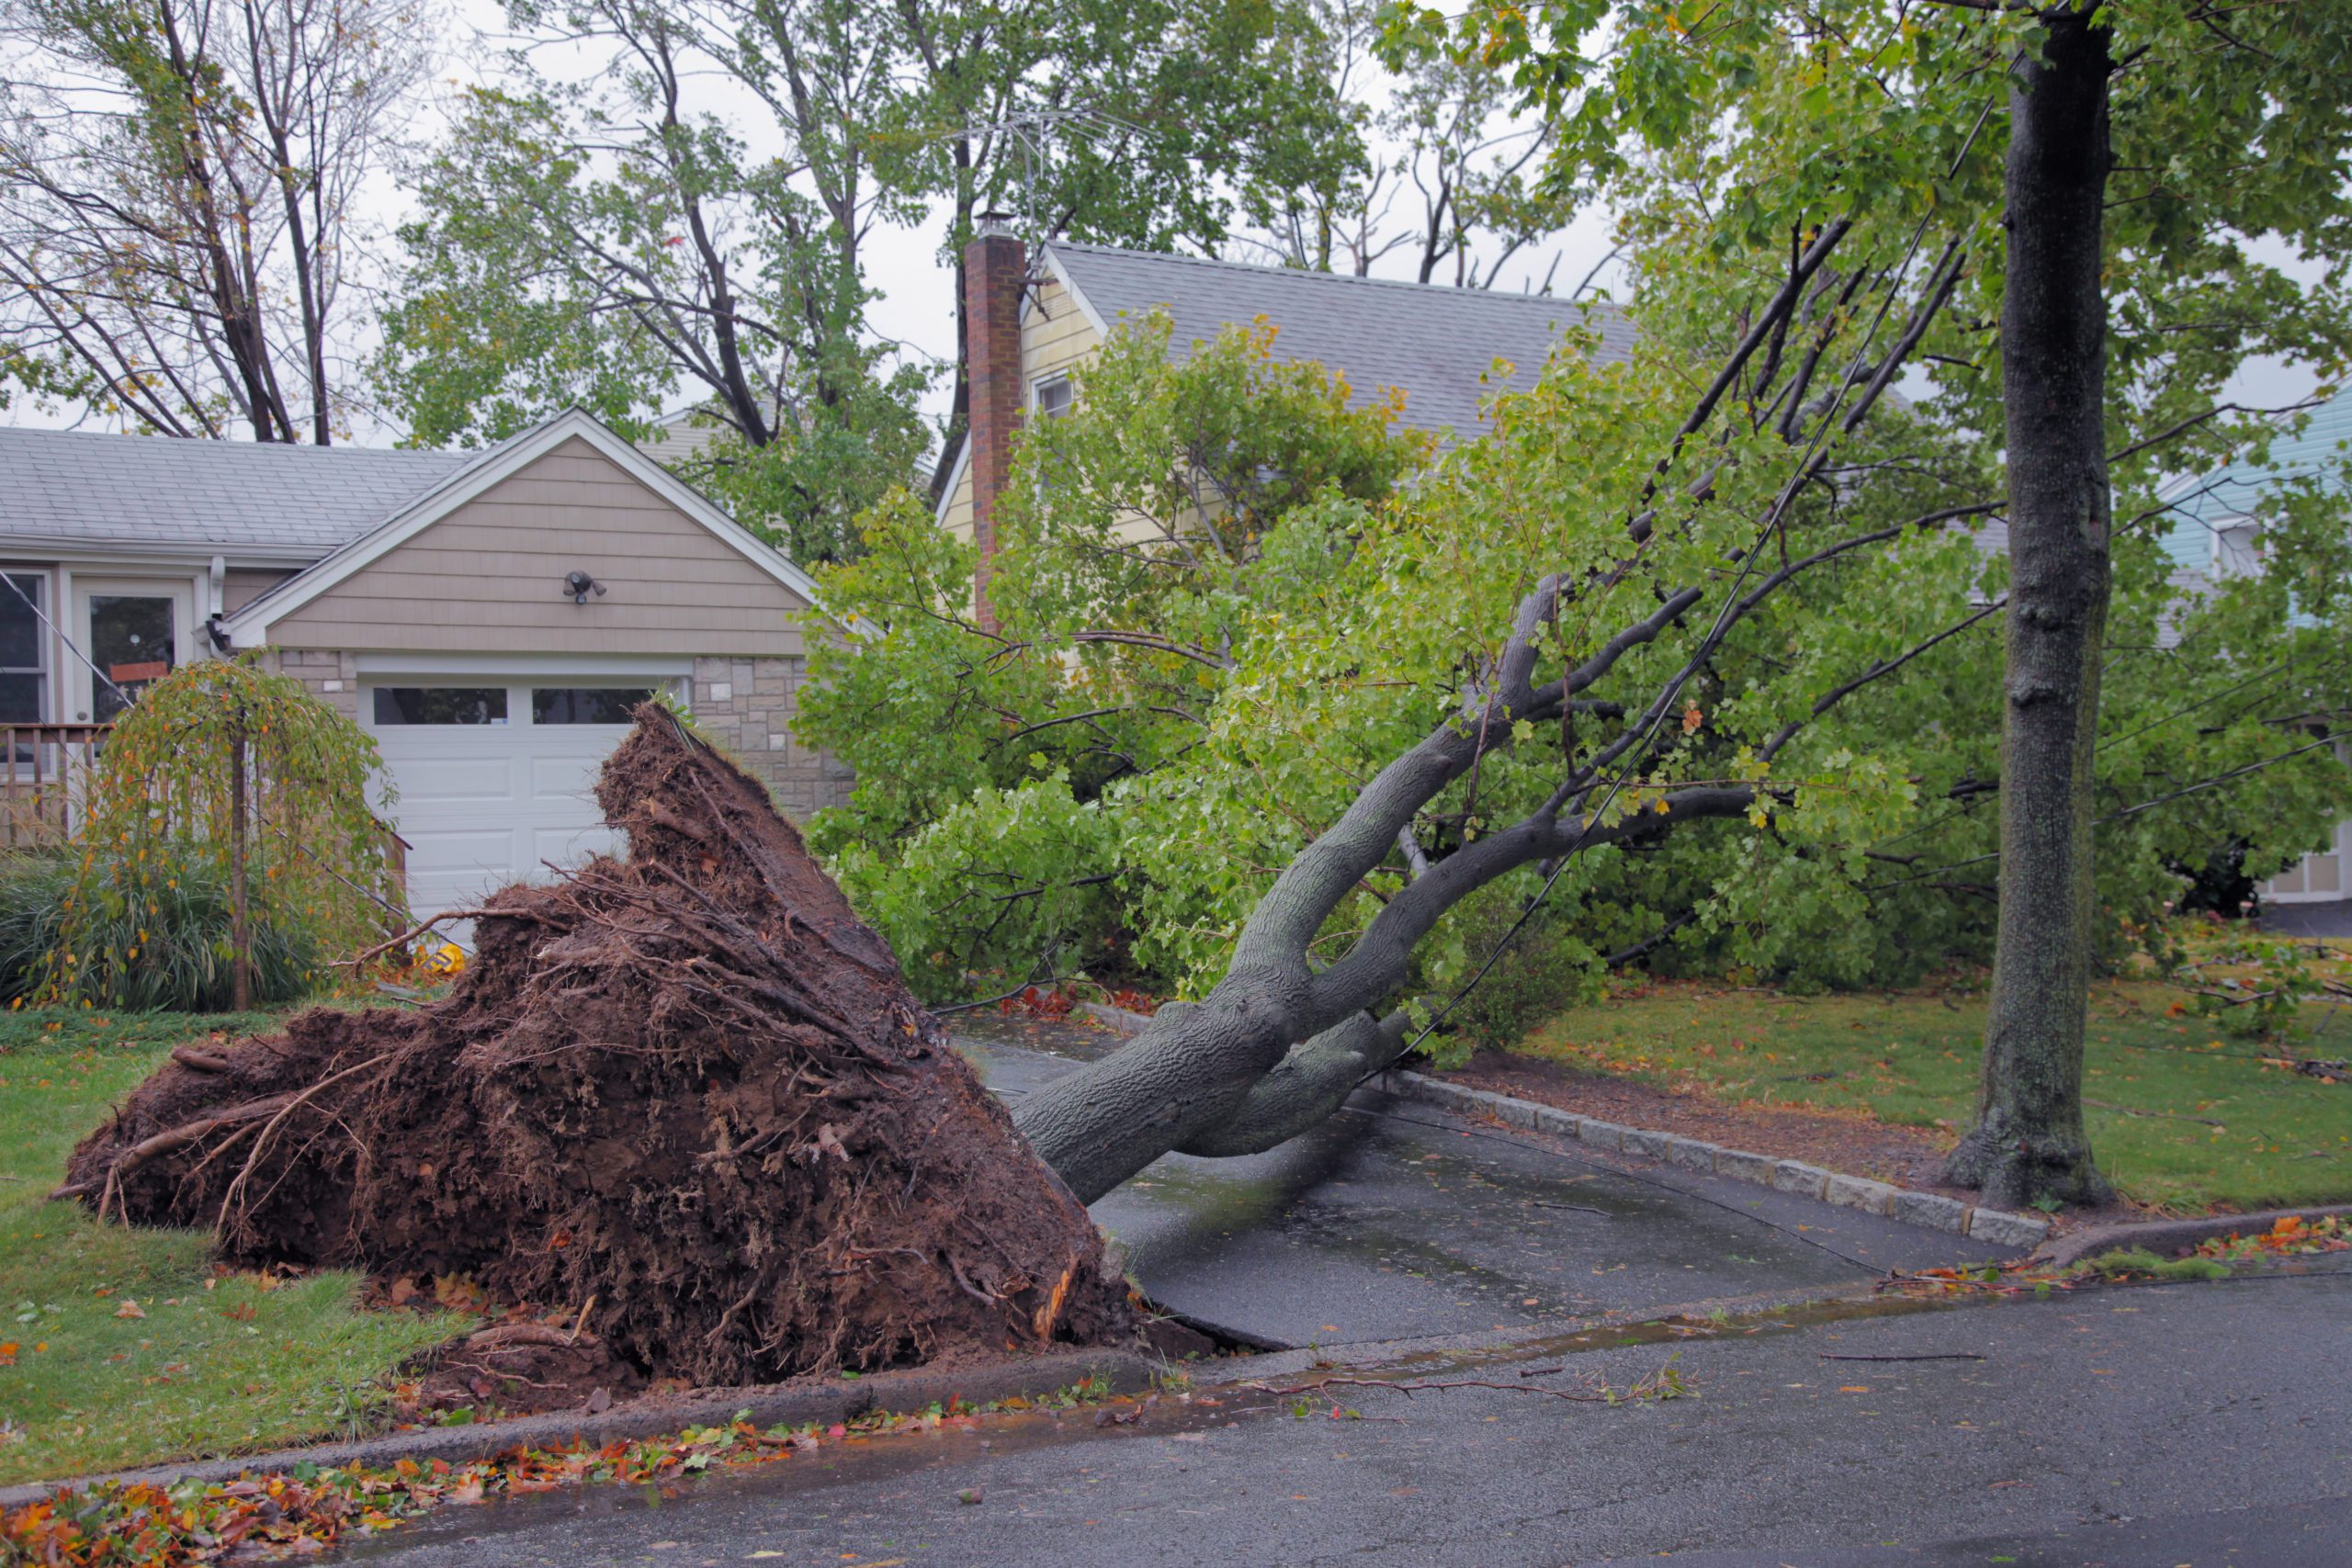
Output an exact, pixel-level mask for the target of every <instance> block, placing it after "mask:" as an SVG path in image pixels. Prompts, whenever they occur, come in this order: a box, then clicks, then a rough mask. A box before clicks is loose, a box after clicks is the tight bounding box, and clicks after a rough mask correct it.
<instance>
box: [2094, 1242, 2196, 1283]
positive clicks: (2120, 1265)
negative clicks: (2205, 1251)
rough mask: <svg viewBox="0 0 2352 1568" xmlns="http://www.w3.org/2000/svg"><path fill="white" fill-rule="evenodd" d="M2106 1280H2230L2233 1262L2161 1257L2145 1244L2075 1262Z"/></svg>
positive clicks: (2117, 1249) (2117, 1248) (2121, 1248)
mask: <svg viewBox="0 0 2352 1568" xmlns="http://www.w3.org/2000/svg"><path fill="white" fill-rule="evenodd" d="M2075 1268H2076V1269H2077V1270H2078V1271H2080V1272H2082V1273H2085V1274H2095V1275H2097V1276H2098V1278H2100V1279H2102V1280H2226V1279H2228V1278H2229V1277H2230V1266H2229V1265H2228V1264H2226V1263H2223V1262H2222V1261H2221V1260H2220V1259H2219V1258H2159V1257H2157V1256H2156V1255H2155V1254H2154V1253H2153V1252H2151V1251H2149V1250H2148V1249H2147V1248H2146V1247H2116V1248H2114V1249H2112V1250H2111V1251H2108V1252H2102V1253H2100V1254H2099V1255H2098V1257H2097V1258H2084V1259H2083V1260H2082V1262H2080V1263H2078V1264H2076V1265H2075Z"/></svg>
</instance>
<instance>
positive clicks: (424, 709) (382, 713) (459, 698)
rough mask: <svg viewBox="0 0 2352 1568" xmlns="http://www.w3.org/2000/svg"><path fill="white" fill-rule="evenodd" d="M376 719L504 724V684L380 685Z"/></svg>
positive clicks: (386, 723)
mask: <svg viewBox="0 0 2352 1568" xmlns="http://www.w3.org/2000/svg"><path fill="white" fill-rule="evenodd" d="M376 722H377V723H378V724H379V725H382V726H390V725H396V724H504V723H505V722H506V688H505V687H503V686H379V687H377V688H376Z"/></svg>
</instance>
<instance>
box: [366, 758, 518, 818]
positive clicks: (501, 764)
mask: <svg viewBox="0 0 2352 1568" xmlns="http://www.w3.org/2000/svg"><path fill="white" fill-rule="evenodd" d="M384 761H385V762H386V764H387V765H388V766H390V768H391V769H392V776H393V779H394V781H395V782H396V783H397V784H399V786H400V792H401V805H402V806H403V807H405V806H410V805H415V806H424V807H431V806H438V805H441V804H444V803H453V804H454V803H469V802H481V801H503V800H510V799H512V798H513V797H514V795H515V760H514V759H513V758H511V757H506V756H462V755H461V756H447V755H436V754H435V752H434V751H432V750H422V749H420V750H416V751H413V752H412V751H409V750H407V749H406V748H400V749H398V750H395V749H393V748H390V747H387V748H385V758H384Z"/></svg>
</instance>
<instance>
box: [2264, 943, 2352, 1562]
mask: <svg viewBox="0 0 2352 1568" xmlns="http://www.w3.org/2000/svg"><path fill="white" fill-rule="evenodd" d="M2262 932H2263V934H2264V935H2265V936H2291V937H2314V938H2322V939H2324V938H2329V937H2352V898H2338V899H2336V900H2335V902H2334V903H2326V904H2269V905H2266V906H2264V908H2263V911H2262ZM2346 1561H2352V1558H2347V1559H2346Z"/></svg>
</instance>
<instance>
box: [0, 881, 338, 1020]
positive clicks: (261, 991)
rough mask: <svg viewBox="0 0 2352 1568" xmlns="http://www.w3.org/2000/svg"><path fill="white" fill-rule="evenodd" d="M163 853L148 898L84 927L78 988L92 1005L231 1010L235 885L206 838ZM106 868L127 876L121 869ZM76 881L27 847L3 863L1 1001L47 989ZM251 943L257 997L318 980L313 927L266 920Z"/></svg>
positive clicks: (261, 1001) (290, 994) (300, 991)
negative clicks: (158, 881)
mask: <svg viewBox="0 0 2352 1568" xmlns="http://www.w3.org/2000/svg"><path fill="white" fill-rule="evenodd" d="M158 853H159V855H160V857H161V858H160V863H161V864H163V865H164V866H166V867H168V868H169V870H168V871H167V873H166V874H165V875H164V878H163V890H162V893H161V895H160V896H159V897H156V898H155V899H154V900H153V903H152V904H151V905H150V906H148V907H147V908H142V909H139V910H136V911H134V910H132V909H130V908H128V907H127V906H126V907H124V908H122V909H121V911H120V912H119V914H115V915H112V916H107V915H105V914H100V915H98V916H96V918H94V919H87V920H85V921H83V922H81V923H80V925H79V926H78V928H77V937H78V939H79V943H80V945H79V946H77V948H76V950H75V951H76V954H77V960H76V963H75V964H74V972H75V976H76V978H77V980H78V982H79V992H78V994H79V996H80V997H81V998H82V999H85V1000H86V1001H88V1002H90V1003H91V1004H92V1005H93V1006H96V1007H107V1008H118V1009H125V1010H134V1011H141V1012H144V1011H152V1010H168V1011H173V1012H221V1011H225V1010H227V1009H228V1007H229V1002H230V998H231V997H232V995H233V986H232V976H231V974H230V964H229V930H230V920H229V888H228V884H227V882H226V880H225V879H224V878H223V876H222V875H221V874H220V867H219V865H218V864H217V863H214V861H213V860H212V859H211V857H210V856H209V855H208V854H206V853H204V852H203V851H202V848H201V846H198V845H192V844H169V845H165V846H164V847H163V848H162V849H161V850H160V851H159V852H158ZM105 875H106V879H107V880H108V881H114V882H120V881H122V880H123V878H122V876H121V874H120V873H119V868H108V869H107V872H106V874H105ZM76 881H77V873H76V868H75V866H74V863H73V862H72V861H70V860H68V859H67V858H65V857H64V856H62V855H51V854H33V855H24V856H19V857H16V858H15V859H14V861H13V862H12V863H9V864H6V865H5V866H0V999H6V1000H7V1001H9V1002H11V1003H17V1002H22V1001H24V1000H27V999H28V998H33V997H35V996H36V995H37V994H38V993H39V992H40V988H41V986H42V982H43V980H44V979H45V977H46V976H47V974H48V972H49V964H50V962H51V954H52V953H54V952H55V950H56V947H57V943H58V939H59V936H60V933H61V932H62V930H63V928H64V924H65V904H66V899H67V898H68V897H69V896H70V895H71V894H72V892H73V890H74V885H75V883H76ZM253 941H254V954H253V956H254V998H253V999H254V1002H255V1003H256V1004H258V1005H260V1006H264V1007H268V1006H274V1005H276V1004H277V1003H280V1002H289V1001H294V1000H297V999H299V998H301V997H303V996H306V995H308V994H309V993H310V992H311V991H312V990H314V989H316V988H317V987H318V979H319V975H320V960H319V953H318V948H317V942H316V939H315V937H314V936H313V934H312V933H311V931H308V930H306V929H303V928H301V927H299V926H298V927H294V928H291V929H285V928H281V927H279V926H277V925H276V924H274V923H266V924H259V925H256V926H255V927H254V933H253Z"/></svg>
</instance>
